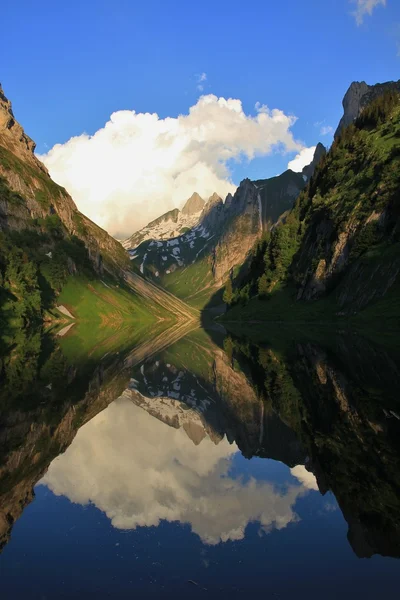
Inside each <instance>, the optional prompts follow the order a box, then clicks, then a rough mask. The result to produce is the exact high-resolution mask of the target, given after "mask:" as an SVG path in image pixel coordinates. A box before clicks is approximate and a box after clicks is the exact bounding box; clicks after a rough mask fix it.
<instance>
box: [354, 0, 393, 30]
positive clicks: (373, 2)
mask: <svg viewBox="0 0 400 600" xmlns="http://www.w3.org/2000/svg"><path fill="white" fill-rule="evenodd" d="M352 3H353V4H356V5H357V8H356V10H354V11H353V12H352V15H353V16H354V17H355V19H356V23H357V25H362V24H363V22H364V17H365V16H366V15H369V16H371V15H372V13H373V11H374V9H375V8H376V7H377V6H386V0H352Z"/></svg>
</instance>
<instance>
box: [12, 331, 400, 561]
mask: <svg viewBox="0 0 400 600" xmlns="http://www.w3.org/2000/svg"><path fill="white" fill-rule="evenodd" d="M284 333H285V332H283V331H279V332H278V334H275V335H273V333H272V331H271V334H270V337H269V339H268V340H266V339H262V340H261V341H260V340H259V341H257V342H256V341H254V339H255V338H256V339H257V337H258V338H259V335H258V336H257V335H254V334H253V333H252V332H251V335H250V336H249V335H247V334H246V335H242V334H240V335H237V334H235V335H233V334H231V335H227V334H225V333H218V332H217V331H216V330H213V331H211V332H205V331H204V330H196V331H192V332H190V333H188V332H187V330H185V328H183V329H182V331H177V330H174V331H172V332H163V333H161V334H159V335H158V336H156V337H155V338H154V339H151V338H147V339H146V340H145V341H143V340H142V341H141V342H140V343H136V346H135V347H134V348H133V349H132V348H130V346H129V344H128V343H127V342H126V341H125V342H124V345H123V346H122V345H120V346H119V347H118V345H117V342H116V340H113V342H112V343H113V344H114V345H113V347H112V348H110V349H109V351H107V352H105V349H106V347H107V345H106V344H102V347H101V357H100V358H98V359H94V358H93V355H92V354H90V355H89V357H88V359H87V360H84V359H83V358H82V356H80V357H79V360H78V361H77V362H74V359H73V353H72V356H71V351H70V349H71V348H72V347H73V340H74V338H73V335H74V333H73V331H72V332H71V333H70V334H69V336H71V337H69V336H67V340H66V341H61V342H60V345H59V346H54V345H53V346H52V345H50V346H49V343H48V341H46V340H42V342H41V344H42V350H40V342H39V341H38V339H37V338H35V340H34V343H33V342H32V343H29V344H28V343H27V342H26V340H25V341H24V340H23V341H22V342H23V343H21V348H22V350H21V358H20V360H15V355H16V350H15V349H14V350H13V352H14V356H13V358H12V360H11V359H10V360H8V359H7V358H5V359H3V362H2V377H3V384H2V393H1V402H2V410H1V414H0V547H1V545H4V544H6V543H7V542H8V540H9V538H10V533H11V529H12V526H13V524H14V523H15V521H16V519H18V518H19V517H20V515H21V513H22V511H23V510H24V508H25V506H27V505H28V504H29V503H30V502H31V501H32V499H33V498H34V492H33V488H34V486H35V485H36V484H37V482H38V481H40V483H41V484H43V485H46V486H48V487H49V488H50V489H51V490H52V491H53V492H54V493H55V494H56V495H63V496H65V497H67V498H69V499H70V500H71V501H72V502H75V503H79V504H82V505H84V504H87V503H89V502H91V503H92V504H94V505H95V506H96V507H97V508H98V509H100V510H101V511H103V512H104V513H105V514H106V515H107V516H108V518H109V519H110V520H111V522H112V524H113V526H114V527H115V528H118V529H136V528H138V527H143V526H147V527H148V526H157V525H158V524H159V523H160V522H161V521H163V520H165V521H168V522H179V523H181V524H189V525H190V527H191V529H192V531H193V532H194V533H195V534H197V535H198V536H199V537H200V538H201V540H202V542H203V543H205V544H209V545H215V544H218V542H221V541H227V540H240V539H243V537H244V536H245V530H246V527H247V525H248V524H249V523H254V522H255V523H258V524H259V525H258V527H259V530H260V532H269V531H271V530H279V529H284V528H286V527H287V526H288V525H289V524H290V523H294V522H296V521H298V519H299V517H298V516H297V509H296V503H297V502H298V501H299V500H300V499H301V498H306V497H308V498H311V496H312V494H313V493H314V494H315V491H317V490H318V491H319V492H320V493H321V494H325V493H326V492H327V491H328V490H329V491H331V492H333V494H334V495H335V497H336V500H337V503H338V505H339V507H340V509H341V511H342V513H343V516H344V518H345V519H346V521H347V524H348V539H349V542H350V544H351V547H352V548H353V550H354V552H355V554H356V555H357V556H359V557H370V556H372V555H373V554H381V555H387V556H396V557H397V556H400V516H399V515H400V500H399V499H400V476H399V473H398V457H399V454H400V435H399V434H400V417H399V415H400V410H399V404H398V389H399V386H400V370H399V366H398V365H399V364H400V361H399V360H398V351H397V349H396V347H389V348H388V347H386V348H385V347H383V346H382V345H377V344H376V343H371V342H370V341H367V340H365V339H363V338H361V337H358V336H349V335H347V334H346V335H343V334H338V333H329V334H326V335H323V334H321V333H318V335H315V336H312V335H311V332H307V335H304V334H300V333H294V332H290V333H289V334H287V335H285V334H284ZM52 343H53V342H52ZM53 344H54V343H53ZM104 346H106V347H104ZM30 348H34V349H35V351H34V352H33V351H32V350H29V349H30ZM27 350H29V352H30V354H29V362H28V361H27V360H26V352H27ZM44 350H45V351H44ZM17 357H18V354H17ZM241 456H243V457H245V458H247V459H251V458H253V457H257V458H258V459H270V460H269V461H265V463H263V464H264V465H265V468H264V470H263V471H262V473H263V475H262V476H261V475H260V473H259V472H257V473H258V475H257V476H255V475H254V474H252V472H251V470H249V475H247V474H246V473H247V472H246V469H245V468H244V467H243V466H242V468H241V469H238V468H237V461H238V460H239V459H240V460H242V461H243V459H242V458H240V457H241ZM273 461H279V463H283V464H284V465H286V466H287V467H288V469H287V470H286V478H285V479H284V481H282V479H281V480H279V482H277V481H274V478H273V477H272V476H271V477H270V478H269V479H268V475H267V474H268V465H271V464H273ZM242 464H244V461H243V462H242ZM330 506H331V507H332V506H333V505H332V504H330Z"/></svg>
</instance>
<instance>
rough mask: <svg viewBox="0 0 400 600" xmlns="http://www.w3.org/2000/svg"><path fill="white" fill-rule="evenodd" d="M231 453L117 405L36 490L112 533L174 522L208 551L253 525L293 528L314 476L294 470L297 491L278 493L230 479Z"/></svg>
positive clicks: (125, 403) (230, 447)
mask: <svg viewBox="0 0 400 600" xmlns="http://www.w3.org/2000/svg"><path fill="white" fill-rule="evenodd" d="M237 452H238V448H237V446H236V444H229V442H228V441H227V440H226V438H224V439H221V440H219V441H218V442H217V443H215V442H213V441H212V440H211V439H210V438H209V437H208V436H207V437H205V438H204V439H203V440H202V442H201V448H200V447H196V446H195V445H194V444H193V442H192V441H191V439H190V437H188V435H187V433H186V431H185V430H184V429H183V428H179V429H174V428H173V427H166V426H165V424H164V423H162V422H161V421H160V420H158V419H155V418H154V417H152V416H151V415H150V414H148V413H146V412H145V411H143V410H141V409H140V408H138V407H137V406H135V405H134V404H133V403H132V402H131V400H130V399H129V397H122V398H120V399H118V400H117V401H116V402H114V403H113V404H112V405H111V406H109V407H108V408H107V409H106V410H105V411H103V412H102V413H101V414H99V415H97V417H95V418H94V419H92V420H91V421H90V422H89V423H87V424H86V425H85V426H84V427H82V429H81V430H80V431H79V433H78V434H77V436H76V438H75V440H74V442H73V443H72V444H71V446H70V447H69V449H68V450H67V451H66V453H65V454H64V455H62V456H60V457H59V458H58V459H56V460H55V461H54V462H53V463H52V464H51V466H50V468H49V470H48V472H47V474H46V475H45V477H44V478H43V479H42V483H43V484H45V485H47V486H48V487H49V488H50V489H51V490H52V491H53V492H54V493H56V494H63V495H65V496H67V497H68V498H69V499H70V500H71V501H73V502H79V503H81V504H85V503H87V502H89V501H91V502H93V503H94V504H95V505H96V506H97V507H98V508H100V509H101V510H102V511H104V512H105V513H106V514H107V516H108V517H109V518H110V519H111V521H112V524H113V526H114V527H117V528H121V529H135V528H136V527H137V526H151V525H158V524H159V523H160V520H161V519H165V520H167V521H179V522H180V523H189V524H190V525H191V528H192V530H193V531H194V532H195V533H196V534H197V535H199V536H200V538H201V540H202V541H203V542H204V543H207V544H217V543H218V542H220V541H226V540H240V539H242V538H243V537H244V532H245V529H246V526H247V525H248V523H249V522H251V521H257V522H259V523H260V528H261V530H263V531H269V530H271V529H272V528H277V529H282V528H284V527H286V525H287V524H288V523H290V522H291V521H295V520H296V518H297V517H296V514H295V512H294V511H293V505H294V504H295V502H296V500H297V499H298V498H299V497H300V496H303V495H304V494H305V493H307V490H308V489H309V488H310V487H311V489H315V479H314V478H313V476H312V474H310V473H307V472H306V473H307V475H306V476H305V473H304V472H303V471H302V470H301V469H300V470H297V471H296V470H295V474H297V476H298V478H299V480H302V481H303V483H302V485H287V486H282V487H281V488H279V487H277V486H274V485H273V484H272V483H268V482H263V481H257V480H256V479H255V478H254V477H250V478H249V479H244V478H243V477H242V476H239V477H233V476H231V475H230V467H231V459H232V456H233V455H234V454H235V453H237Z"/></svg>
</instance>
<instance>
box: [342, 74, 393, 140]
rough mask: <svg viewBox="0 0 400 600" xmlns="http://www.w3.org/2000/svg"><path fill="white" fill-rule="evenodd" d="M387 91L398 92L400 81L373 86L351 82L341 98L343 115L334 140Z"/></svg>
mask: <svg viewBox="0 0 400 600" xmlns="http://www.w3.org/2000/svg"><path fill="white" fill-rule="evenodd" d="M388 90H397V91H398V92H400V80H399V81H387V82H385V83H377V84H375V85H368V84H367V83H365V81H353V83H352V84H351V85H350V87H349V89H348V90H347V92H346V94H345V95H344V98H343V103H342V104H343V111H344V114H343V117H342V118H341V119H340V122H339V125H338V128H337V129H336V131H335V138H337V137H338V135H339V134H340V132H341V131H342V129H343V128H344V127H347V126H348V125H350V123H352V122H353V121H354V120H355V119H357V117H359V116H360V114H361V113H362V111H363V109H364V108H365V107H366V106H367V105H368V104H370V102H372V101H373V100H374V99H375V98H377V97H378V96H380V95H382V94H384V93H385V92H386V91H388Z"/></svg>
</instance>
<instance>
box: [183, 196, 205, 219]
mask: <svg viewBox="0 0 400 600" xmlns="http://www.w3.org/2000/svg"><path fill="white" fill-rule="evenodd" d="M204 204H205V202H204V200H203V198H202V197H201V196H200V194H198V193H197V192H194V193H193V194H192V195H191V196H190V198H189V199H188V200H186V202H185V204H184V206H183V208H182V214H184V215H194V214H195V213H198V212H201V211H202V210H203V208H204Z"/></svg>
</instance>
